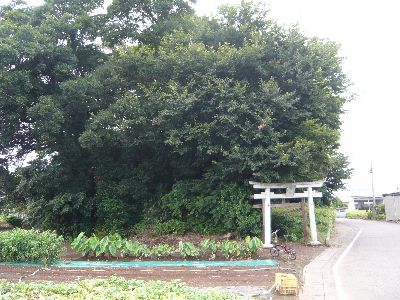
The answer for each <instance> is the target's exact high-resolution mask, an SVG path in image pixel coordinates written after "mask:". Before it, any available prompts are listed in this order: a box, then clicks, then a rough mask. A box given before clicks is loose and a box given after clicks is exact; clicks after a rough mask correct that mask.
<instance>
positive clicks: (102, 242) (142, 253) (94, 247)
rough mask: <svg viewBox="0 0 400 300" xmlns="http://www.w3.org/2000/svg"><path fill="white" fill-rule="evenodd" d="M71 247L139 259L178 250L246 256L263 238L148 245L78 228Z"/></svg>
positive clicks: (84, 252)
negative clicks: (86, 231) (99, 236)
mask: <svg viewBox="0 0 400 300" xmlns="http://www.w3.org/2000/svg"><path fill="white" fill-rule="evenodd" d="M71 247H72V249H73V250H75V251H77V252H79V253H81V254H82V255H85V256H89V255H92V256H94V255H95V256H96V257H97V256H99V255H102V256H104V255H107V256H109V257H116V256H117V255H118V256H122V257H125V256H129V257H134V258H138V259H142V258H148V257H151V258H159V257H168V256H170V255H172V254H179V255H180V256H182V257H183V258H187V257H192V258H193V257H199V256H205V255H209V257H210V258H211V259H214V258H215V257H216V255H218V254H220V255H221V256H223V257H225V258H233V257H249V256H251V255H254V254H256V252H257V251H258V250H259V249H261V247H262V241H261V240H260V239H259V238H257V237H250V236H247V237H246V238H245V239H244V241H238V242H237V241H229V240H227V241H222V242H217V241H214V240H210V239H206V240H203V241H201V243H200V245H195V244H193V243H190V242H183V241H180V242H179V243H178V245H168V244H157V245H154V246H153V247H149V246H147V245H145V244H142V243H140V242H138V241H131V240H128V239H124V238H122V237H121V236H120V235H118V234H113V235H106V236H104V237H103V238H101V239H100V238H98V237H97V236H96V235H92V236H90V237H87V236H85V234H84V232H81V233H80V234H79V235H78V236H77V237H76V238H75V239H74V240H73V241H72V243H71Z"/></svg>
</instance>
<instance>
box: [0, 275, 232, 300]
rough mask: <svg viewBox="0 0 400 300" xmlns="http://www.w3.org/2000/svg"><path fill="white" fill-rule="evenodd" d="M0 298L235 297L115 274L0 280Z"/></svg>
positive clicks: (148, 299) (205, 299) (154, 299)
mask: <svg viewBox="0 0 400 300" xmlns="http://www.w3.org/2000/svg"><path fill="white" fill-rule="evenodd" d="M0 295H2V299H9V300H25V299H26V300H28V299H58V300H63V299H65V300H69V299H74V300H83V299H132V300H135V299H137V300H139V299H140V300H168V299H179V300H239V297H238V296H235V295H232V294H228V293H223V292H201V291H199V290H196V289H194V288H190V287H188V286H186V285H185V284H184V283H181V282H177V281H172V282H163V281H142V280H125V279H123V278H119V277H111V278H110V279H91V280H82V281H77V282H71V283H51V282H49V283H10V282H7V281H5V280H0Z"/></svg>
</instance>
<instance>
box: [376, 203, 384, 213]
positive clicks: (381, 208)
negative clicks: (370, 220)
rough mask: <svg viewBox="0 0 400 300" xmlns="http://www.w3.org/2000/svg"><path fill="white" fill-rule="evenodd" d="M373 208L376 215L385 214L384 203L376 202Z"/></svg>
mask: <svg viewBox="0 0 400 300" xmlns="http://www.w3.org/2000/svg"><path fill="white" fill-rule="evenodd" d="M375 209H376V213H377V214H378V215H384V214H385V204H383V203H382V204H378V205H377V206H376V207H375Z"/></svg>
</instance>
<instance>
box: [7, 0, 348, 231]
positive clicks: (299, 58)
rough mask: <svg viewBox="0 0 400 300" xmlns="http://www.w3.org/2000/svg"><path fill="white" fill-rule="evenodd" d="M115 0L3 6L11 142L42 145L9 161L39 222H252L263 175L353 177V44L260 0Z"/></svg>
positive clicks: (103, 225)
mask: <svg viewBox="0 0 400 300" xmlns="http://www.w3.org/2000/svg"><path fill="white" fill-rule="evenodd" d="M101 7H102V1H100V0H97V1H96V0H93V1H85V2H84V4H82V2H81V1H77V0H47V1H45V3H44V4H43V5H42V6H38V7H33V8H32V7H28V6H26V5H24V4H23V3H20V2H15V3H13V4H11V5H9V6H3V7H1V9H0V66H1V69H0V77H1V80H0V108H1V109H0V123H1V124H0V140H1V148H0V153H1V154H2V157H3V163H4V166H7V165H10V164H11V163H12V162H15V161H16V160H18V159H21V158H23V157H24V156H25V155H26V154H28V153H32V152H34V153H35V154H36V159H34V160H33V161H31V162H30V163H29V164H28V165H27V166H25V167H20V168H18V169H17V170H16V171H15V172H13V174H11V175H10V174H9V172H8V174H7V172H3V173H4V174H5V175H4V176H3V177H4V178H8V179H7V182H12V184H7V188H4V190H6V192H5V193H6V194H7V199H8V201H9V203H14V204H15V203H22V204H24V205H26V207H27V211H28V216H29V221H30V222H31V224H33V225H37V226H42V227H46V228H55V229H57V230H59V231H61V232H63V233H66V234H68V233H74V232H77V231H79V230H93V229H97V230H117V229H123V228H128V227H129V226H132V225H134V224H136V223H138V222H140V221H142V220H143V219H146V218H149V217H150V216H152V217H156V218H159V220H160V221H168V220H177V221H179V222H189V220H190V219H191V217H193V216H194V215H195V216H196V217H197V219H199V220H200V219H202V218H203V219H204V220H205V221H204V222H206V220H207V218H208V219H209V218H213V216H216V215H217V214H221V213H223V214H225V215H229V216H230V217H228V219H229V220H228V221H226V222H231V223H232V224H231V225H229V226H231V227H232V228H233V227H240V225H243V226H242V227H243V230H242V231H243V232H246V231H248V230H250V228H251V222H250V221H249V220H253V219H254V220H255V221H257V220H258V219H257V217H256V216H255V214H256V213H255V212H254V211H252V210H251V209H250V208H249V207H251V206H250V205H249V203H248V199H247V197H248V193H247V192H246V191H247V189H248V186H247V181H249V180H260V181H266V182H273V181H277V182H283V181H289V182H290V181H311V180H317V179H321V178H327V183H326V186H325V191H326V197H328V196H329V194H330V193H331V192H332V191H333V190H335V189H337V188H340V187H341V186H342V185H343V183H342V180H343V179H344V178H347V177H348V176H349V169H348V163H347V160H346V158H345V157H344V156H343V155H342V154H341V153H340V152H339V150H338V149H339V137H340V125H341V124H340V114H341V113H342V112H343V104H344V103H345V102H346V101H347V100H348V99H347V98H346V88H347V85H348V82H347V79H346V76H345V74H344V73H343V71H342V59H341V58H340V57H339V55H338V45H337V44H335V43H333V42H330V41H325V40H321V39H318V38H309V37H307V36H305V35H303V34H302V33H301V31H300V30H299V29H298V28H296V27H293V28H283V27H281V26H279V25H278V24H276V23H275V22H274V21H273V20H270V19H268V15H267V12H266V11H265V10H263V8H262V7H260V6H257V5H255V4H253V3H251V2H245V1H244V2H242V3H241V4H240V5H236V6H223V7H221V8H220V9H219V12H218V14H217V15H216V16H215V17H210V18H208V17H199V16H196V15H195V13H194V12H193V10H192V8H191V3H190V2H188V1H184V0H153V1H148V0H141V1H140V0H130V1H119V0H114V1H113V2H112V4H111V5H110V6H109V7H108V9H107V12H101V11H102V10H101ZM3 173H2V174H3ZM10 176H11V177H13V179H12V180H11V179H10V178H9V177H10ZM3 181H4V180H3ZM0 182H1V180H0ZM327 199H328V198H327ZM230 203H231V204H230ZM215 206H219V208H218V209H222V210H223V209H225V211H217V212H215V213H214V214H212V212H211V211H213V210H215V209H216V208H215ZM233 208H235V209H236V211H235V212H233V211H232V209H233ZM210 214H211V215H210ZM246 218H247V219H246ZM192 219H193V218H192ZM256 219H257V220H256ZM214 222H215V224H217V222H218V220H214ZM249 222H250V223H249ZM189 223H190V222H189ZM239 223H240V224H239ZM211 224H214V223H212V222H211ZM192 225H193V226H192V227H193V228H201V224H192ZM196 226H197V227H196ZM229 226H228V225H227V226H226V227H224V228H223V230H229V229H230V228H231V227H229ZM193 228H190V229H193ZM210 228H211V227H210Z"/></svg>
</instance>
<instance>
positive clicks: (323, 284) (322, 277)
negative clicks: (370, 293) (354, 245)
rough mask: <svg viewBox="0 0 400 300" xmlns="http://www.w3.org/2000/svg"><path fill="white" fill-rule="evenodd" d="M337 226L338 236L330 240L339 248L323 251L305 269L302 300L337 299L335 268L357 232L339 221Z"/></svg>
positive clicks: (301, 293)
mask: <svg viewBox="0 0 400 300" xmlns="http://www.w3.org/2000/svg"><path fill="white" fill-rule="evenodd" d="M336 224H337V225H338V226H337V227H336V231H337V233H336V235H337V236H336V237H334V238H332V239H331V240H330V244H333V245H334V244H336V245H337V246H332V247H330V248H328V249H326V250H325V251H323V252H322V253H321V254H320V255H318V256H317V257H316V258H315V259H314V260H313V261H312V262H310V263H309V264H308V265H307V266H305V268H304V269H303V282H304V286H303V287H302V289H301V290H300V293H299V299H300V300H336V299H337V293H336V286H335V280H334V276H333V266H334V265H335V263H336V261H337V259H338V258H339V256H340V254H341V253H342V252H343V251H344V250H345V249H346V247H347V245H348V244H349V243H350V242H351V240H352V239H353V237H354V236H355V234H356V230H355V228H352V227H350V226H348V225H345V224H342V223H341V222H340V221H337V223H336ZM337 300H340V299H337Z"/></svg>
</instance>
